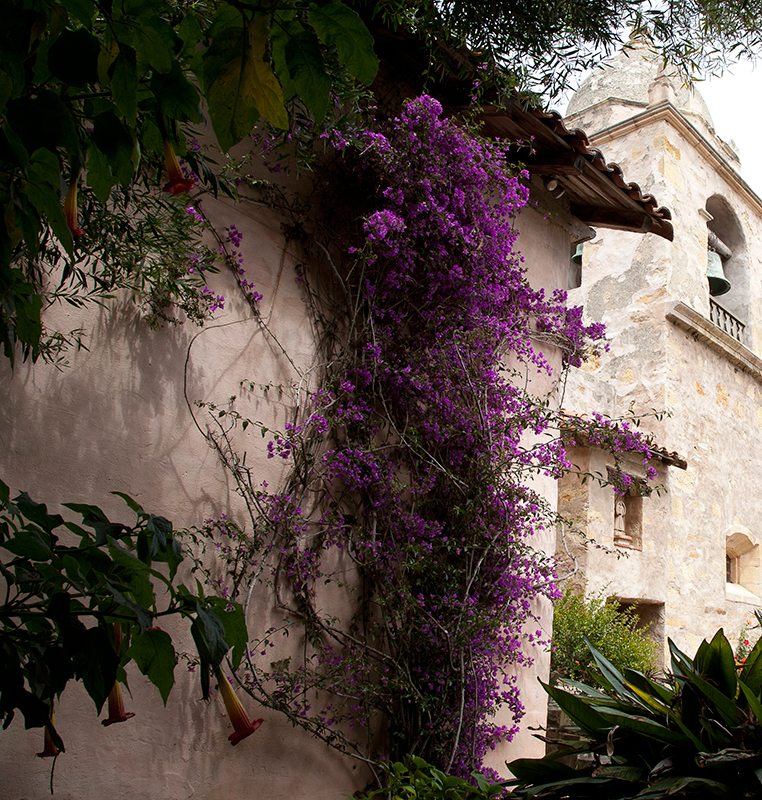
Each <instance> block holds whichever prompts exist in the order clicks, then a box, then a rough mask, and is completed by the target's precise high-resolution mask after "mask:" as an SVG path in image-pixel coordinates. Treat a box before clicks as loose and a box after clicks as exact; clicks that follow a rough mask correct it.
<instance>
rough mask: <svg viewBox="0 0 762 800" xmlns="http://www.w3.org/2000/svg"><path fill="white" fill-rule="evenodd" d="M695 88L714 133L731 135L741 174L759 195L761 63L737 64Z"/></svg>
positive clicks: (761, 183) (724, 136)
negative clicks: (710, 120)
mask: <svg viewBox="0 0 762 800" xmlns="http://www.w3.org/2000/svg"><path fill="white" fill-rule="evenodd" d="M731 73H732V74H731ZM697 88H698V90H699V92H701V94H702V96H703V98H704V100H706V104H707V105H708V106H709V112H710V114H711V115H712V120H713V122H714V127H715V130H716V132H717V134H718V136H720V137H721V138H722V139H724V140H725V141H726V142H728V141H730V140H731V139H734V140H735V143H736V144H737V145H738V147H739V148H740V150H741V177H743V179H744V180H745V181H746V182H747V183H748V184H749V186H751V188H752V189H753V190H754V191H755V192H756V193H757V194H758V195H760V197H762V103H761V102H760V100H762V63H758V64H756V66H755V67H752V65H751V64H749V63H741V64H737V65H736V66H734V67H733V68H732V69H731V70H730V72H726V73H725V74H724V75H723V77H722V78H712V79H711V80H708V81H703V82H701V83H698V84H697Z"/></svg>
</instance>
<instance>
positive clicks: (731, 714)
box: [685, 675, 740, 725]
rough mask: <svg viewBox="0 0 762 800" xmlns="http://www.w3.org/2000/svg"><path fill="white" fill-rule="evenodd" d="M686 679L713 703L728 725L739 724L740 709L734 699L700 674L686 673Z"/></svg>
mask: <svg viewBox="0 0 762 800" xmlns="http://www.w3.org/2000/svg"><path fill="white" fill-rule="evenodd" d="M685 679H686V680H687V681H688V682H689V683H691V684H692V685H693V686H695V687H696V689H698V691H699V692H700V693H701V694H703V695H704V697H705V698H706V699H707V700H709V701H710V702H711V703H712V704H713V706H714V709H715V710H716V711H717V713H719V715H720V716H721V717H722V720H723V722H724V723H725V724H726V725H738V723H739V722H740V709H739V708H738V706H737V705H736V703H735V701H734V700H731V699H730V698H729V697H727V696H726V695H725V694H723V692H721V691H720V690H719V689H717V688H716V687H715V686H714V685H713V684H711V683H709V681H706V680H704V679H703V678H702V677H700V676H699V675H686V676H685Z"/></svg>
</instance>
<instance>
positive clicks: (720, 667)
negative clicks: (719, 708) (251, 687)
mask: <svg viewBox="0 0 762 800" xmlns="http://www.w3.org/2000/svg"><path fill="white" fill-rule="evenodd" d="M693 661H694V664H695V666H696V670H697V671H698V672H699V673H700V674H701V675H702V676H703V677H704V678H706V679H707V680H708V681H711V682H712V683H713V684H714V685H715V686H716V687H717V688H718V689H719V690H720V691H721V692H722V693H723V694H724V695H725V696H726V697H735V696H736V690H737V688H738V673H737V672H736V663H735V658H734V656H733V648H732V647H731V646H730V642H729V641H728V640H727V639H726V638H725V632H724V631H723V629H722V628H720V629H719V630H718V631H717V633H715V635H714V636H713V637H712V641H711V642H707V641H706V640H704V641H703V642H702V643H701V644H700V645H699V648H698V651H697V652H696V657H695V658H694V660H693Z"/></svg>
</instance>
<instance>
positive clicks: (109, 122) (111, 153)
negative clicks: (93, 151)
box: [92, 109, 135, 186]
mask: <svg viewBox="0 0 762 800" xmlns="http://www.w3.org/2000/svg"><path fill="white" fill-rule="evenodd" d="M92 141H93V143H94V144H95V145H96V146H97V148H98V149H99V150H100V151H101V152H102V153H103V154H104V155H105V156H106V160H107V161H108V164H109V168H110V169H111V173H112V175H113V176H114V177H116V178H117V179H118V180H119V183H121V184H122V185H123V186H128V185H129V184H130V183H131V181H132V176H133V174H134V172H135V170H134V166H133V163H132V151H133V148H134V145H135V143H134V141H133V139H132V136H131V135H130V133H129V131H128V130H127V129H126V128H125V127H124V125H123V124H122V121H121V120H120V119H119V117H118V116H117V115H116V113H115V110H113V109H109V110H108V111H105V112H103V113H102V114H98V116H97V117H95V119H94V120H93V133H92Z"/></svg>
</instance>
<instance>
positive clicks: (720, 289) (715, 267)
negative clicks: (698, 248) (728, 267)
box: [706, 248, 731, 297]
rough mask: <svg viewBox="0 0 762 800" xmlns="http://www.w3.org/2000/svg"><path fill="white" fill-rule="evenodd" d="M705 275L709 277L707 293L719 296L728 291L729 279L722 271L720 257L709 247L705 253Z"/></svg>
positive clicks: (729, 287)
mask: <svg viewBox="0 0 762 800" xmlns="http://www.w3.org/2000/svg"><path fill="white" fill-rule="evenodd" d="M706 277H707V278H708V279H709V294H710V295H712V297H719V295H721V294H726V293H727V292H729V291H730V289H731V286H730V281H729V280H728V279H727V278H726V277H725V273H724V272H723V271H722V259H721V258H720V255H719V253H716V252H715V251H714V250H713V249H711V248H710V249H709V251H708V253H707V265H706Z"/></svg>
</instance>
